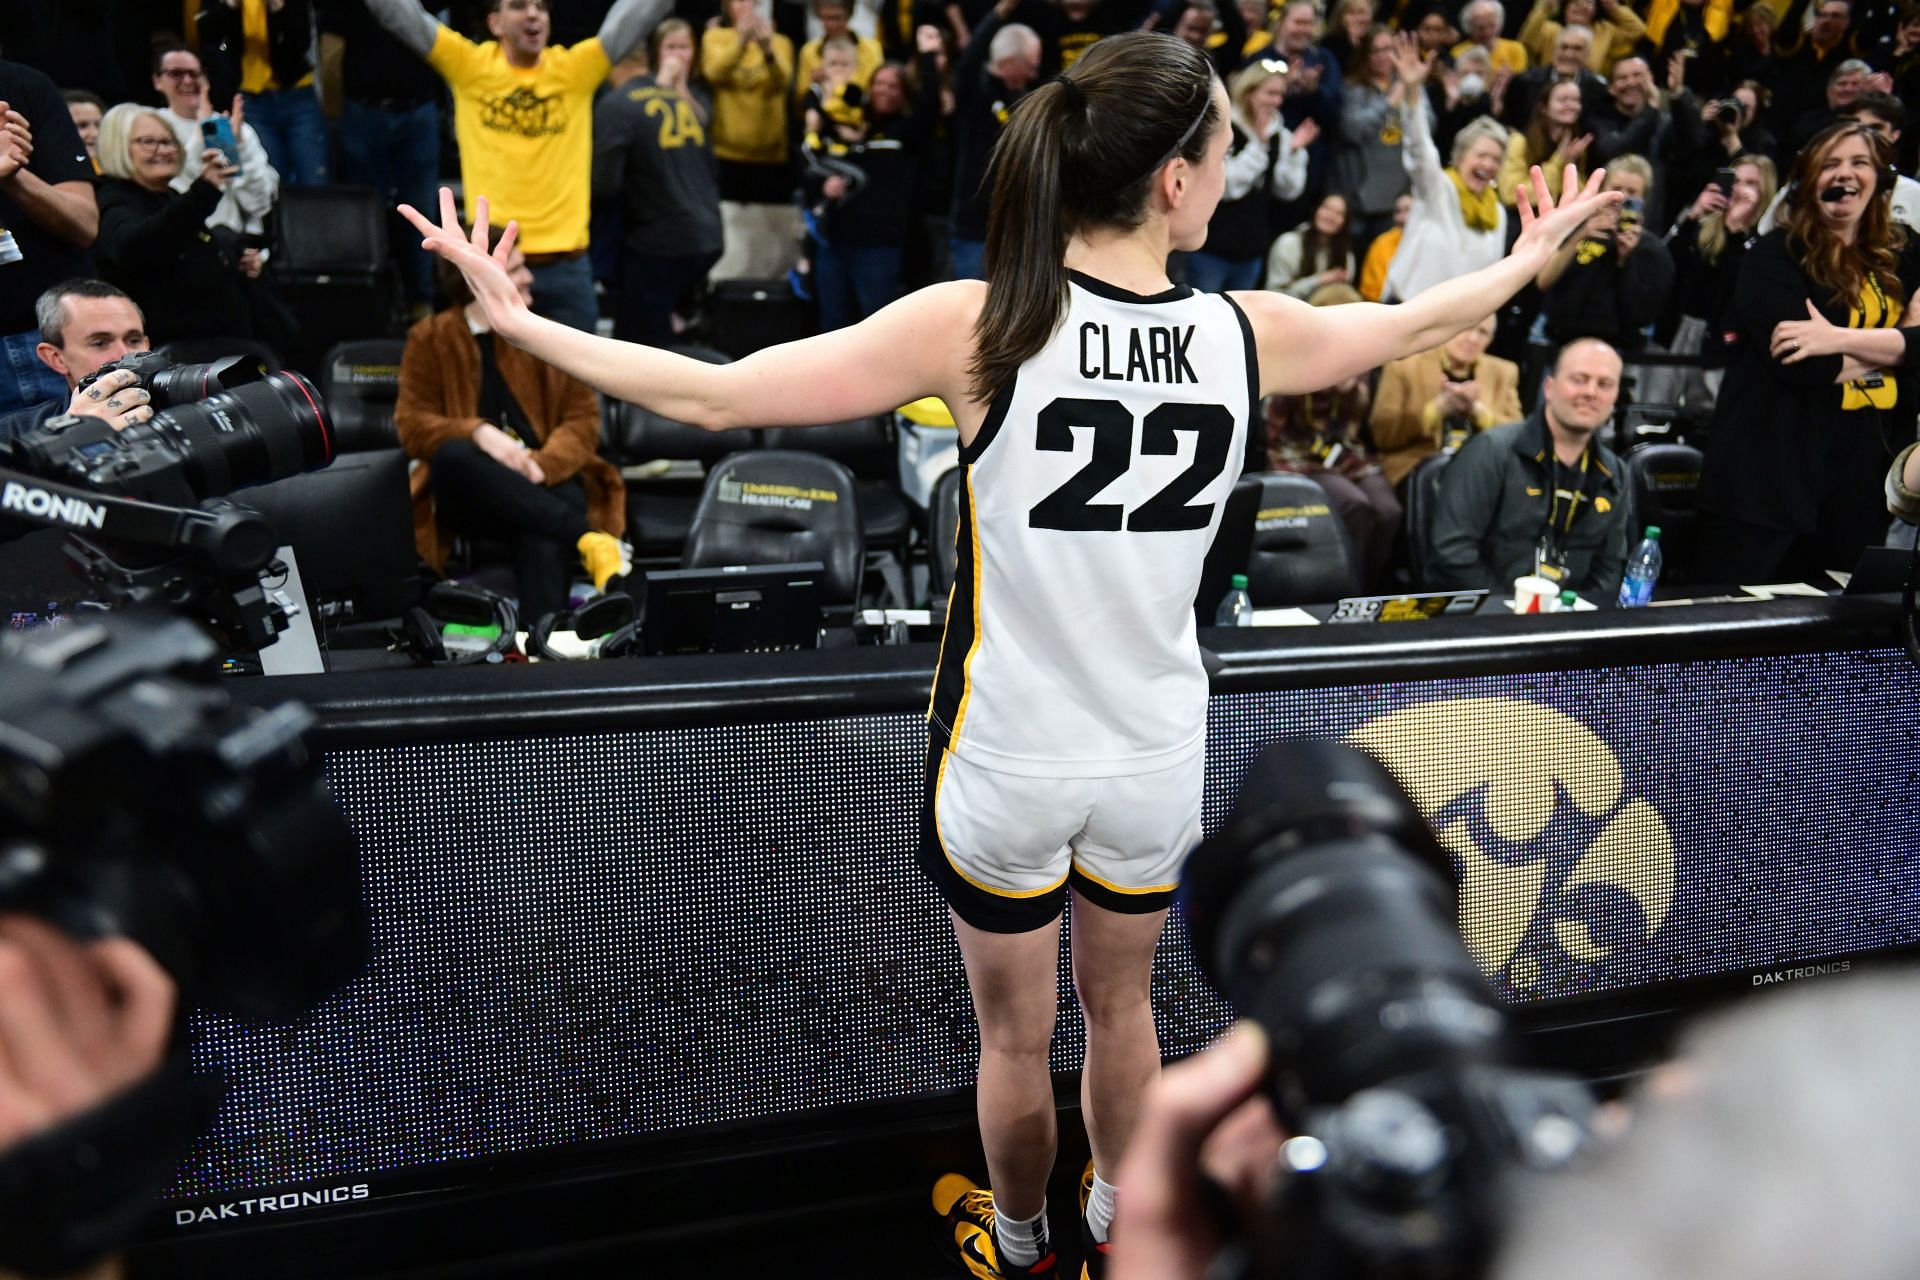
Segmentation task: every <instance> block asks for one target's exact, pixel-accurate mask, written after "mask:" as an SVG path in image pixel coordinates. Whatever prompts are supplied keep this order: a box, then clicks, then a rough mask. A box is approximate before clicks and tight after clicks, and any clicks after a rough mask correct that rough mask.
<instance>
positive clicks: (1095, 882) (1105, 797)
mask: <svg viewBox="0 0 1920 1280" xmlns="http://www.w3.org/2000/svg"><path fill="white" fill-rule="evenodd" d="M1205 770H1206V758H1205V755H1204V753H1202V752H1200V751H1195V752H1194V754H1193V755H1192V756H1190V757H1189V758H1188V759H1186V760H1184V761H1181V762H1179V763H1177V764H1175V765H1173V766H1170V767H1168V768H1166V769H1161V770H1158V771H1155V772H1153V773H1148V774H1142V775H1136V776H1133V777H1125V778H1106V779H1102V780H1101V783H1100V786H1099V790H1098V793H1097V795H1096V797H1095V800H1094V806H1093V811H1092V813H1091V814H1090V816H1089V817H1088V819H1087V825H1086V827H1085V829H1084V830H1082V831H1081V833H1080V834H1079V835H1078V836H1076V837H1074V839H1073V841H1072V848H1073V868H1072V871H1071V873H1070V874H1069V876H1068V882H1069V884H1070V885H1071V886H1072V890H1073V892H1072V901H1073V928H1072V930H1071V936H1072V947H1073V982H1074V990H1075V992H1076V994H1077V995H1078V996H1079V1000H1080V1009H1081V1012H1082V1014H1083V1015H1084V1018H1085V1021H1086V1029H1087V1053H1086V1060H1085V1062H1084V1064H1083V1066H1082V1068H1081V1075H1080V1098H1081V1117H1082V1119H1083V1120H1084V1121H1085V1123H1086V1126H1087V1138H1088V1141H1089V1142H1090V1144H1091V1145H1092V1148H1093V1159H1092V1160H1091V1161H1089V1162H1088V1165H1087V1170H1086V1173H1085V1174H1084V1175H1083V1177H1082V1180H1081V1184H1080V1189H1081V1228H1082V1235H1081V1244H1082V1247H1083V1252H1084V1256H1085V1258H1086V1268H1085V1271H1084V1272H1083V1273H1082V1274H1083V1275H1088V1276H1093V1277H1097V1276H1099V1275H1100V1274H1101V1272H1102V1269H1103V1266H1104V1262H1105V1258H1106V1249H1107V1232H1108V1228H1109V1227H1110V1226H1111V1225H1112V1223H1113V1212H1114V1201H1115V1197H1116V1195H1117V1191H1116V1188H1115V1187H1114V1185H1113V1183H1112V1182H1110V1181H1109V1179H1111V1178H1112V1177H1113V1176H1114V1175H1115V1173H1116V1172H1117V1171H1118V1169H1119V1167H1120V1161H1121V1158H1122V1156H1123V1155H1124V1154H1125V1151H1126V1147H1127V1142H1128V1140H1129V1139H1131V1138H1132V1136H1133V1130H1134V1126H1135V1125H1136V1123H1138V1121H1139V1117H1140V1106H1141V1103H1142V1102H1143V1100H1144V1099H1145V1096H1146V1091H1147V1086H1148V1085H1150V1084H1151V1083H1152V1082H1153V1079H1154V1077H1155V1076H1156V1075H1158V1074H1159V1071H1160V1041H1159V1037H1158V1035H1157V1034H1156V1033H1155V1031H1154V1025H1153V999H1152V978H1153V957H1154V952H1155V950H1156V949H1157V947H1158V946H1159V942H1160V933H1161V930H1162V928H1163V927H1164V926H1165V924H1166V919H1167V907H1168V906H1169V904H1170V903H1171V902H1172V900H1173V891H1174V888H1175V887H1176V885H1177V884H1178V883H1179V879H1180V867H1181V865H1182V863H1184V862H1185V860H1186V856H1187V853H1188V851H1190V850H1191V849H1192V848H1193V846H1194V844H1195V843H1197V842H1198V840H1199V838H1200V794H1201V785H1202V782H1203V779H1204V775H1205Z"/></svg>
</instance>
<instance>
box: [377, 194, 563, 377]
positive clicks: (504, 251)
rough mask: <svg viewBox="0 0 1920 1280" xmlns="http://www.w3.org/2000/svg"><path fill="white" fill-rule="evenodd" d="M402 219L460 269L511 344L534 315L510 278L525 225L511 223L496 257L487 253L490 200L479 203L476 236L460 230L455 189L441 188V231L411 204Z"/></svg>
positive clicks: (432, 249)
mask: <svg viewBox="0 0 1920 1280" xmlns="http://www.w3.org/2000/svg"><path fill="white" fill-rule="evenodd" d="M400 216H402V217H403V218H405V219H406V220H407V221H408V222H411V223H412V224H413V225H414V227H415V229H417V230H418V231H419V232H420V234H421V235H423V236H425V237H426V239H424V240H422V241H421V242H420V247H421V248H423V249H425V250H427V251H428V252H430V253H437V254H439V255H440V256H441V257H442V258H445V259H446V260H447V261H448V262H450V263H452V264H453V265H454V266H455V267H457V268H459V271H460V274H461V275H462V276H463V277H464V278H465V279H466V282H467V288H468V289H469V290H471V291H472V293H473V300H474V301H475V302H478V303H479V304H480V307H481V310H482V311H484V312H485V313H486V317H487V323H488V324H489V325H490V326H492V328H493V330H494V332H495V333H498V334H500V335H502V336H503V337H507V338H508V340H509V341H511V340H512V339H511V335H512V332H513V331H514V330H515V329H516V328H517V327H518V326H519V324H520V322H521V321H523V320H525V319H526V318H527V317H528V316H530V315H532V314H533V312H532V310H531V309H530V308H529V307H528V306H527V300H526V299H525V298H524V297H522V296H521V294H520V286H518V285H516V284H515V283H514V282H513V280H512V278H511V277H509V276H508V275H507V261H508V259H509V258H511V257H512V255H513V245H514V241H516V240H518V239H519V238H520V224H519V223H517V222H509V223H507V229H506V232H505V233H504V234H502V235H501V237H500V243H499V244H498V245H497V246H495V248H494V250H493V252H491V253H489V252H487V229H488V228H487V198H486V197H485V196H481V197H480V198H479V199H478V200H476V201H475V202H474V219H473V231H472V232H471V233H468V232H467V231H465V230H464V229H463V228H462V227H461V226H460V211H459V209H458V208H456V207H455V206H454V203H453V190H452V188H450V187H442V188H440V224H439V225H438V226H435V225H434V224H433V223H432V222H430V221H428V220H427V217H426V215H425V214H423V213H421V212H420V211H419V210H418V209H416V208H414V207H413V206H412V205H410V204H403V205H401V206H400Z"/></svg>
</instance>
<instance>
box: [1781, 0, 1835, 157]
mask: <svg viewBox="0 0 1920 1280" xmlns="http://www.w3.org/2000/svg"><path fill="white" fill-rule="evenodd" d="M1806 4H1807V0H1797V3H1795V4H1794V5H1793V7H1792V8H1791V9H1789V10H1788V11H1787V15H1786V17H1784V18H1782V19H1781V21H1780V31H1779V34H1778V35H1777V36H1776V37H1775V38H1774V39H1775V43H1774V47H1773V53H1774V58H1775V62H1774V66H1773V74H1772V78H1771V80H1770V81H1769V82H1768V87H1769V88H1771V89H1772V90H1773V96H1772V99H1771V100H1770V103H1769V112H1770V117H1769V122H1768V123H1769V125H1770V126H1771V128H1772V129H1773V133H1774V136H1775V137H1779V138H1788V137H1791V136H1793V134H1794V131H1795V128H1796V127H1797V126H1798V125H1799V123H1800V117H1801V116H1802V115H1804V114H1806V113H1808V112H1816V111H1818V110H1820V108H1821V106H1822V105H1823V104H1824V102H1825V99H1826V94H1827V82H1828V81H1829V80H1831V79H1832V78H1833V73H1834V72H1835V71H1837V70H1839V69H1840V64H1841V63H1843V62H1845V61H1846V60H1847V59H1849V58H1852V57H1855V56H1857V55H1856V54H1855V52H1854V47H1853V46H1854V41H1853V38H1852V27H1853V5H1852V3H1851V0H1816V2H1815V3H1814V6H1813V22H1812V24H1811V25H1809V26H1808V27H1807V29H1806V30H1805V31H1802V30H1800V21H1801V17H1800V15H1801V14H1803V13H1805V12H1806Z"/></svg>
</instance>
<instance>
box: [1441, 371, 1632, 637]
mask: <svg viewBox="0 0 1920 1280" xmlns="http://www.w3.org/2000/svg"><path fill="white" fill-rule="evenodd" d="M1620 369H1621V362H1620V355H1619V353H1618V352H1616V351H1615V350H1614V349H1613V348H1612V347H1610V346H1608V345H1607V344H1606V343H1604V342H1601V341H1599V340H1598V339H1595V338H1583V339H1580V340H1578V341H1575V342H1569V343H1568V344H1567V345H1566V346H1564V347H1562V348H1561V349H1560V354H1559V356H1558V357H1557V358H1556V359H1555V361H1554V367H1553V370H1552V372H1551V373H1549V374H1548V375H1547V379H1546V381H1545V383H1544V384H1543V385H1542V386H1541V388H1540V400H1541V405H1540V409H1539V410H1538V411H1537V412H1535V413H1534V414H1532V415H1531V416H1529V417H1528V418H1526V419H1525V420H1524V421H1521V422H1510V423H1507V424H1506V425H1505V426H1499V427H1492V428H1490V429H1488V430H1486V431H1483V432H1481V433H1480V434H1479V435H1476V436H1474V437H1472V438H1471V439H1469V440H1468V441H1467V442H1466V443H1465V444H1464V445H1462V446H1460V452H1459V453H1457V454H1455V455H1454V458H1453V461H1452V462H1450V463H1448V464H1447V468H1446V470H1445V471H1444V472H1442V473H1441V477H1440V496H1439V501H1438V502H1437V503H1436V505H1435V508H1434V518H1433V554H1432V569H1431V573H1432V576H1433V578H1434V579H1435V581H1434V584H1433V585H1435V586H1437V587H1442V588H1450V589H1467V588H1473V587H1485V588H1486V589H1487V590H1489V591H1491V592H1493V593H1495V594H1496V595H1505V594H1506V593H1507V592H1508V591H1509V590H1511V589H1512V586H1513V581H1514V579H1515V578H1524V577H1526V576H1528V575H1530V574H1534V573H1538V574H1540V575H1541V576H1543V577H1547V578H1551V579H1553V580H1554V581H1556V582H1559V583H1560V585H1561V586H1562V587H1564V588H1569V589H1571V590H1574V591H1577V592H1579V593H1580V594H1581V595H1582V596H1584V597H1586V598H1587V599H1589V600H1593V601H1595V602H1597V603H1610V602H1611V601H1612V600H1613V598H1614V596H1615V595H1616V594H1617V593H1618V591H1619V590H1620V577H1621V574H1622V573H1623V572H1625V569H1626V564H1627V533H1628V528H1629V524H1628V515H1629V513H1628V510H1627V507H1628V498H1629V492H1628V489H1627V474H1626V468H1625V467H1624V466H1622V465H1621V463H1620V459H1619V458H1617V457H1615V456H1614V454H1613V451H1612V450H1610V449H1608V448H1607V447H1606V446H1605V445H1602V444H1601V443H1600V442H1599V440H1598V439H1596V438H1595V436H1596V433H1597V432H1598V431H1599V430H1600V428H1601V427H1603V426H1605V425H1606V424H1607V422H1608V421H1609V420H1610V419H1611V418H1612V417H1613V405H1614V401H1615V399H1616V398H1618V396H1619V394H1620Z"/></svg>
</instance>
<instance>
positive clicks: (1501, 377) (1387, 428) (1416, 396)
mask: <svg viewBox="0 0 1920 1280" xmlns="http://www.w3.org/2000/svg"><path fill="white" fill-rule="evenodd" d="M1474 380H1475V381H1476V382H1478V383H1479V384H1480V399H1479V402H1478V403H1476V404H1475V405H1474V414H1473V418H1474V429H1475V430H1477V431H1484V430H1486V429H1487V428H1488V427H1493V426H1498V425H1499V424H1501V423H1502V422H1518V421H1519V420H1520V419H1521V418H1522V417H1524V416H1526V415H1524V414H1523V413H1521V411H1520V366H1519V365H1517V364H1515V363H1513V361H1511V360H1502V359H1501V358H1500V357H1499V356H1491V355H1483V356H1481V357H1480V359H1479V361H1478V363H1476V364H1475V365H1474ZM1445 381H1446V356H1445V355H1444V354H1443V353H1442V351H1441V349H1440V348H1439V347H1434V348H1433V349H1431V350H1429V351H1422V352H1421V353H1420V354H1419V355H1417V356H1408V357H1406V358H1405V359H1403V360H1395V361H1394V362H1393V363H1391V364H1389V365H1388V366H1387V367H1386V368H1384V369H1382V370H1381V371H1380V386H1379V388H1378V389H1377V390H1376V391H1375V392H1374V393H1373V416H1372V417H1371V418H1370V419H1369V420H1368V427H1369V429H1370V430H1371V431H1372V433H1373V447H1374V449H1375V450H1377V451H1378V452H1379V454H1380V470H1381V471H1383V472H1385V473H1386V477H1387V483H1389V484H1399V483H1400V481H1401V479H1402V478H1404V477H1405V476H1406V474H1407V473H1408V472H1410V471H1412V470H1413V469H1414V468H1415V467H1416V466H1418V465H1420V462H1421V460H1422V459H1423V458H1426V457H1429V456H1430V455H1432V454H1436V453H1438V452H1440V437H1441V434H1442V431H1443V424H1442V423H1441V421H1440V417H1439V415H1438V414H1436V413H1435V412H1434V411H1433V401H1434V398H1435V397H1436V396H1438V395H1439V394H1440V387H1441V384H1442V383H1444V382H1445Z"/></svg>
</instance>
